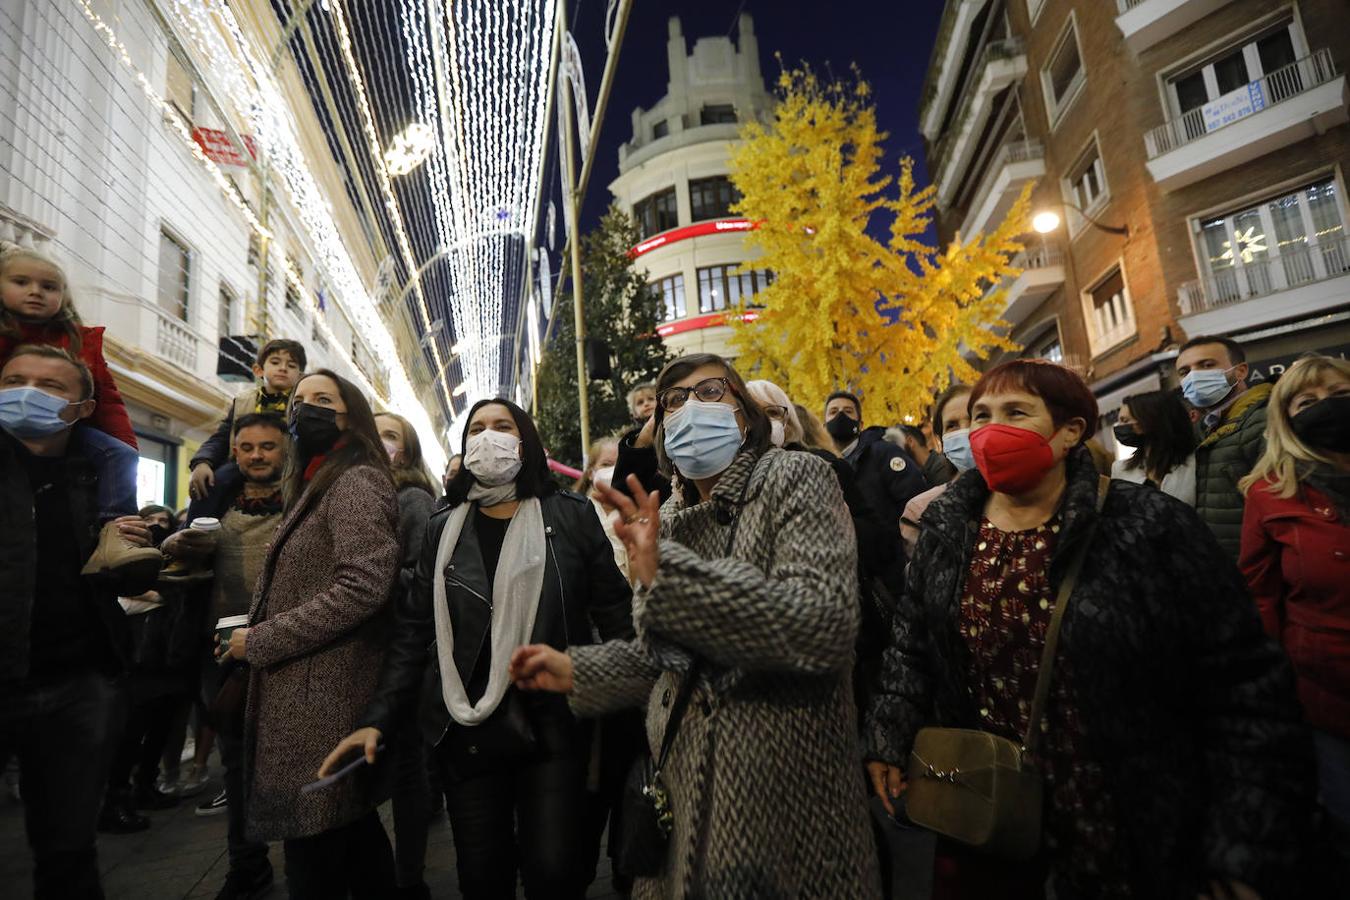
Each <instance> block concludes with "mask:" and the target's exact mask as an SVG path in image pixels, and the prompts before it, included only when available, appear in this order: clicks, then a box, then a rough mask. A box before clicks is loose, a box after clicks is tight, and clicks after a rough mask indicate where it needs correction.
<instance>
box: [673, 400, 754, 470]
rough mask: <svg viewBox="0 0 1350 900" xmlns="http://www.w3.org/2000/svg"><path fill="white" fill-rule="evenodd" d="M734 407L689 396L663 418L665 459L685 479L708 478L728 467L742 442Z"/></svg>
mask: <svg viewBox="0 0 1350 900" xmlns="http://www.w3.org/2000/svg"><path fill="white" fill-rule="evenodd" d="M736 409H737V408H736V407H734V406H728V405H727V404H725V403H718V402H716V401H713V402H712V403H704V402H703V401H702V400H695V399H693V398H692V397H691V398H690V399H689V400H687V401H686V402H685V404H684V406H681V407H680V408H679V409H677V410H676V411H675V412H673V413H670V414H669V415H667V416H666V419H665V423H664V426H663V427H664V428H665V434H666V437H665V448H666V456H668V457H670V461H671V462H673V463H674V464H675V468H677V469H679V470H680V474H681V475H683V476H684V477H685V478H695V479H697V478H711V477H712V476H714V475H720V474H721V473H722V472H724V471H726V468H727V467H728V466H730V465H731V463H732V460H734V459H735V458H736V453H737V452H738V451H739V450H740V448H741V442H742V441H743V440H744V439H743V438H742V436H741V427H740V425H739V424H737V422H736Z"/></svg>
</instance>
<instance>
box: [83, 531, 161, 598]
mask: <svg viewBox="0 0 1350 900" xmlns="http://www.w3.org/2000/svg"><path fill="white" fill-rule="evenodd" d="M163 562H164V557H163V556H162V555H161V554H160V552H159V551H158V550H156V549H155V548H154V547H137V546H136V545H135V544H133V543H131V542H130V541H128V540H127V539H126V538H124V537H122V532H121V531H120V530H119V529H118V527H117V523H116V522H109V523H108V524H106V525H104V526H103V532H102V534H100V535H99V539H98V547H96V548H95V549H94V553H93V555H92V556H90V557H89V562H87V563H85V564H84V568H83V569H81V570H80V574H81V575H92V576H95V577H99V578H109V579H115V580H116V581H117V582H118V584H119V593H121V594H123V595H124V596H135V595H137V594H143V593H145V592H146V591H147V590H149V589H150V587H151V586H153V585H154V583H155V577H156V576H157V575H159V567H160V565H161V564H162V563H163Z"/></svg>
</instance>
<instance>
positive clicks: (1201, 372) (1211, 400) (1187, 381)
mask: <svg viewBox="0 0 1350 900" xmlns="http://www.w3.org/2000/svg"><path fill="white" fill-rule="evenodd" d="M1231 371H1232V369H1192V370H1191V371H1190V372H1189V373H1188V374H1187V375H1186V377H1185V378H1183V379H1181V395H1182V396H1183V397H1185V398H1186V402H1187V403H1189V404H1190V405H1191V406H1194V407H1195V408H1196V409H1209V408H1210V407H1211V406H1216V405H1218V403H1219V401H1220V400H1222V399H1223V398H1224V397H1227V396H1228V395H1229V394H1231V393H1232V392H1233V387H1234V385H1231V384H1229V383H1228V373H1229V372H1231Z"/></svg>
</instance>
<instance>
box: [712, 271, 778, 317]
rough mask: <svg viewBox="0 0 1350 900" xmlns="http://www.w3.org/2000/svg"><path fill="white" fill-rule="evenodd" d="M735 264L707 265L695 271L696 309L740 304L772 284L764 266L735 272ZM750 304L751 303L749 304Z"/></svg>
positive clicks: (714, 308) (713, 308)
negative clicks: (696, 287) (696, 282)
mask: <svg viewBox="0 0 1350 900" xmlns="http://www.w3.org/2000/svg"><path fill="white" fill-rule="evenodd" d="M738 269H740V266H738V265H730V266H708V267H707V268H704V269H699V270H698V311H699V312H701V313H709V312H717V311H718V310H720V309H728V308H731V307H735V306H738V305H740V303H741V301H742V300H744V301H746V302H747V303H749V302H750V298H751V297H754V296H755V294H758V293H759V292H760V289H761V288H766V287H768V286H769V285H771V284H773V275H772V274H771V273H770V272H768V271H767V270H764V269H754V270H749V271H742V272H738V271H737V270H738ZM750 305H753V304H750Z"/></svg>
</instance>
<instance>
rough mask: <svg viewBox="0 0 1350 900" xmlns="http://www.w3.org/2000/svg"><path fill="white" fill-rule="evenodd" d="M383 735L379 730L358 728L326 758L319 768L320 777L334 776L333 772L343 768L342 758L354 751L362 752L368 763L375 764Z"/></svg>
mask: <svg viewBox="0 0 1350 900" xmlns="http://www.w3.org/2000/svg"><path fill="white" fill-rule="evenodd" d="M381 737H383V733H382V732H381V731H380V729H378V728H370V727H366V728H358V729H356V730H355V731H353V732H352V733H351V734H349V735H347V736H346V737H345V738H343V739H342V740H341V741H339V742H338V745H337V746H336V747H334V748H333V752H332V753H330V754H328V756H326V757H324V761H323V765H321V766H319V777H320V778H327V777H328V776H329V775H331V774H333V771H334V770H336V769H339V768H341V767H342V758H343V757H344V756H346V755H348V754H349V753H351V752H352V751H353V750H361V751H363V752H364V753H365V754H366V762H368V763H371V764H372V765H373V764H374V763H375V751H376V749H378V748H379V746H380V738H381Z"/></svg>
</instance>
